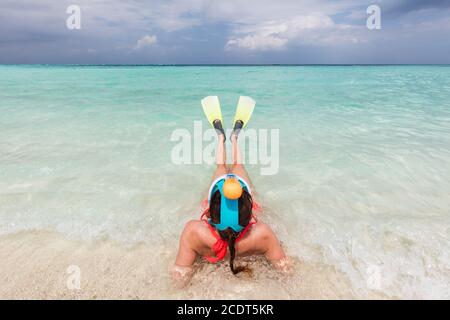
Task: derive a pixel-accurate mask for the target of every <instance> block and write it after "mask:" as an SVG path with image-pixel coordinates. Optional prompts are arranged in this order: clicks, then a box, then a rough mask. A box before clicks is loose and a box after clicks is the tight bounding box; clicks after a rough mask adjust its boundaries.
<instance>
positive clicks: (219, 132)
mask: <svg viewBox="0 0 450 320" xmlns="http://www.w3.org/2000/svg"><path fill="white" fill-rule="evenodd" d="M213 126H214V129H216V132H217V135H218V136H219V138H220V137H221V136H222V137H223V141H225V139H226V138H225V130H223V127H222V121H220V120H219V119H216V120H214V121H213Z"/></svg>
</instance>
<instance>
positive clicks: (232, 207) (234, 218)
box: [208, 174, 250, 232]
mask: <svg viewBox="0 0 450 320" xmlns="http://www.w3.org/2000/svg"><path fill="white" fill-rule="evenodd" d="M229 179H234V180H235V181H236V183H233V184H232V183H231V181H227V180H229ZM237 183H238V185H237ZM224 184H225V187H226V188H225V191H224ZM226 184H230V185H232V186H231V188H230V186H227V185H226ZM239 187H240V188H239ZM242 190H246V191H247V192H248V193H250V187H249V185H248V184H247V182H245V181H244V180H242V179H241V178H240V177H238V176H237V175H235V174H226V175H223V176H221V177H219V178H217V179H216V180H214V182H213V183H212V185H211V188H210V189H209V196H208V204H210V202H211V197H212V195H213V194H214V193H215V192H216V191H219V192H220V195H221V199H220V222H219V223H213V222H212V221H211V219H209V223H210V224H212V225H213V226H215V227H216V229H218V230H220V231H223V230H225V229H227V228H231V229H233V230H234V231H236V232H239V231H242V229H244V227H243V226H241V225H240V224H239V197H240V195H241V194H242ZM239 191H240V193H239Z"/></svg>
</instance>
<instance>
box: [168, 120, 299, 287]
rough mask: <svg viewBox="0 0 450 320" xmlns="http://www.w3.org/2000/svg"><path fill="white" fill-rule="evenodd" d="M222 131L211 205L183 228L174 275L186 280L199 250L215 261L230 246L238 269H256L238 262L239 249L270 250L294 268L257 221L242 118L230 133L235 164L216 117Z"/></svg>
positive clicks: (281, 264) (279, 263)
mask: <svg viewBox="0 0 450 320" xmlns="http://www.w3.org/2000/svg"><path fill="white" fill-rule="evenodd" d="M213 125H214V128H215V129H216V131H217V132H218V144H217V149H216V164H217V168H216V171H215V173H214V177H213V182H212V184H211V187H210V190H209V193H208V203H209V207H208V208H207V209H206V210H205V212H204V213H203V215H202V217H201V219H200V220H191V221H189V222H188V223H187V224H186V226H185V227H184V230H183V232H182V234H181V239H180V247H179V251H178V255H177V258H176V261H175V266H174V268H173V269H172V278H173V279H174V280H175V281H176V282H177V283H178V284H180V283H182V285H184V284H187V283H188V282H189V280H190V277H191V276H192V274H193V267H192V266H193V264H194V261H195V259H196V257H197V256H204V257H205V258H206V259H207V260H208V261H209V262H211V263H215V262H218V261H220V260H222V259H224V258H225V256H226V255H227V251H229V257H230V268H231V271H232V272H233V274H237V273H239V272H241V271H247V272H248V271H251V270H250V269H249V268H248V267H247V266H236V265H235V263H234V260H235V257H236V255H239V256H244V255H265V257H266V258H267V259H268V260H269V261H270V262H271V263H272V264H273V265H274V266H275V267H276V268H277V269H280V270H283V271H288V270H289V269H290V263H289V260H288V259H287V256H286V255H285V253H284V251H283V249H282V248H281V246H280V243H279V241H278V239H277V237H276V235H275V233H274V232H273V231H272V229H271V228H270V227H269V226H268V225H267V224H264V223H262V222H260V221H257V219H256V216H255V214H254V212H253V211H256V210H255V209H257V208H258V207H259V206H258V205H257V204H256V202H255V201H254V200H253V197H252V191H254V189H253V186H252V184H251V181H250V178H249V176H248V174H247V172H246V170H245V168H244V166H243V165H242V161H241V157H242V155H241V153H240V151H239V148H238V142H237V139H238V135H239V131H240V129H241V128H242V125H243V123H239V121H237V123H236V124H235V128H234V129H233V132H232V134H231V137H230V139H231V143H232V158H233V159H232V160H233V162H232V166H231V167H230V168H228V167H227V165H226V152H225V134H224V130H223V128H222V123H221V121H220V120H215V121H214V123H213Z"/></svg>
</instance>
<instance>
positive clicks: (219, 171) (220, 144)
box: [213, 134, 228, 180]
mask: <svg viewBox="0 0 450 320" xmlns="http://www.w3.org/2000/svg"><path fill="white" fill-rule="evenodd" d="M217 138H218V139H217V147H216V165H217V167H216V171H215V172H214V175H213V180H215V179H216V178H218V177H220V176H223V175H224V174H227V173H228V169H227V153H226V151H225V136H224V135H223V134H220V135H218V136H217Z"/></svg>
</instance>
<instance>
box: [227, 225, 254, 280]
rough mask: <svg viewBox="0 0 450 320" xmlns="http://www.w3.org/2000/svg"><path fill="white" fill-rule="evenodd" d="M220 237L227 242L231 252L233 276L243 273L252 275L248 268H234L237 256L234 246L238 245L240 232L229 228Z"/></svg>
mask: <svg viewBox="0 0 450 320" xmlns="http://www.w3.org/2000/svg"><path fill="white" fill-rule="evenodd" d="M219 234H220V237H221V238H222V239H224V240H226V241H227V243H228V250H230V269H231V272H233V274H238V273H239V272H241V271H244V272H246V273H249V274H251V273H252V270H251V269H250V268H249V267H247V266H238V267H235V266H234V258H235V256H236V249H235V247H234V245H235V244H236V238H237V237H238V236H239V232H235V231H234V230H232V229H231V228H227V229H226V230H224V231H219Z"/></svg>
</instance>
